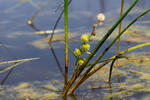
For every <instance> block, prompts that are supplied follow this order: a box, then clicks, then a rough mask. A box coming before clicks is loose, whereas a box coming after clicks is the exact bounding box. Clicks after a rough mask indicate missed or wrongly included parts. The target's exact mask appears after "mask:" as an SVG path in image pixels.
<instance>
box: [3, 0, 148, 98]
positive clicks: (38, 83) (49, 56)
mask: <svg viewBox="0 0 150 100" xmlns="http://www.w3.org/2000/svg"><path fill="white" fill-rule="evenodd" d="M133 1H134V0H132V1H131V0H125V9H127V8H128V7H129V6H130V5H131V4H132V3H133ZM120 3H121V0H72V2H71V4H70V6H69V32H70V33H71V34H72V36H70V41H69V42H70V43H69V46H70V47H71V48H72V49H75V48H76V47H79V46H80V41H79V39H80V36H81V34H84V33H90V32H91V31H92V25H93V24H95V23H97V20H96V15H97V14H98V13H104V14H105V16H106V21H105V22H104V24H103V25H102V26H100V27H98V29H97V36H96V37H95V38H93V39H92V41H91V49H92V47H94V46H95V45H96V44H97V42H98V41H99V40H100V39H101V37H102V36H104V34H105V33H106V32H107V30H108V29H109V28H110V27H111V26H112V25H113V24H114V23H115V21H116V20H117V19H118V18H119V13H120ZM62 4H63V1H62V0H0V44H1V46H0V61H11V60H16V59H25V58H36V57H38V58H40V59H38V60H33V61H29V62H25V63H24V64H21V65H19V66H17V67H15V68H14V69H13V71H12V72H11V74H10V75H9V77H8V78H7V80H5V81H4V78H5V77H6V75H7V74H8V72H9V71H6V72H4V73H1V74H0V82H4V84H5V85H6V87H5V88H4V89H2V92H1V90H0V100H25V98H24V96H22V95H21V94H18V93H17V92H16V90H18V91H20V88H19V89H18V88H17V87H18V85H19V84H21V83H22V84H23V85H25V88H29V90H33V91H36V92H37V91H38V92H37V93H38V95H41V96H39V97H38V96H36V97H35V98H31V99H33V100H49V99H50V98H49V97H48V96H47V95H50V96H51V95H52V96H51V97H53V98H51V99H56V100H57V99H58V100H61V97H60V96H59V94H60V91H61V89H62V87H63V75H62V72H61V68H59V67H58V65H57V63H56V60H55V58H54V55H53V53H52V51H51V49H50V47H49V45H48V43H47V41H48V39H49V36H48V37H46V35H44V34H40V33H38V32H37V30H40V31H47V30H52V29H53V27H54V24H55V23H56V20H57V18H58V16H59V15H60V13H61V11H62V9H63V7H62V6H63V5H62ZM149 4H150V1H149V0H139V2H138V4H137V5H136V7H135V8H134V9H133V11H132V12H131V13H130V14H129V15H128V16H127V18H126V19H125V21H124V22H123V27H125V25H127V24H128V23H129V22H130V21H132V20H133V19H134V18H136V16H138V15H139V14H141V13H142V12H143V11H145V10H147V9H150V6H149ZM43 7H44V9H42V10H41V11H40V12H39V13H38V14H37V15H36V16H35V17H34V20H33V23H34V26H35V27H36V28H34V27H30V26H29V25H28V24H27V22H28V21H29V19H30V18H31V17H32V16H33V15H34V14H35V13H36V12H37V11H38V10H39V9H41V8H43ZM149 18H150V14H147V15H146V16H144V17H143V18H142V19H140V20H139V21H138V22H137V23H136V24H134V26H132V28H130V30H128V31H127V32H126V33H127V34H125V35H124V36H123V37H122V38H121V39H122V41H121V48H120V49H121V50H125V49H127V48H129V47H132V46H134V45H137V44H140V43H143V42H150V35H149V33H150V29H149V26H150V19H149ZM63 32H64V31H63V18H62V19H61V20H60V22H59V24H58V27H57V29H56V33H55V36H54V39H53V41H54V42H53V48H54V51H55V53H56V56H57V57H58V60H59V63H60V65H61V67H62V70H63V69H64V59H65V56H64V43H63V38H62V37H63ZM116 33H117V30H115V32H114V34H116ZM112 38H114V35H112V36H111V37H110V38H109V39H108V41H106V43H105V44H104V47H103V48H105V47H106V46H107V44H108V43H109V42H110V41H111V40H112ZM116 45H117V44H115V45H114V46H113V47H112V49H111V50H110V51H109V52H108V53H107V54H106V56H105V57H104V58H103V59H105V58H107V57H111V56H113V55H114V54H115V51H116ZM149 50H150V46H146V47H143V48H139V49H137V50H135V51H134V52H130V53H132V54H130V53H129V54H130V55H129V56H131V60H129V61H123V65H120V66H123V67H120V68H119V71H120V73H121V75H120V76H121V77H120V80H121V83H120V84H121V86H120V85H119V86H118V84H119V83H117V80H116V76H115V75H114V76H113V79H112V80H113V84H112V85H114V88H113V89H112V91H111V92H110V89H109V88H108V86H106V83H107V80H106V78H108V73H105V74H104V73H103V72H98V74H96V75H94V76H93V77H92V78H90V79H89V80H88V81H87V82H86V84H84V85H82V86H81V87H80V88H79V89H78V90H77V91H76V94H75V95H76V97H68V99H69V100H70V99H71V100H103V98H104V97H106V96H108V95H110V94H111V93H118V92H119V91H122V90H125V88H128V89H131V88H136V87H144V86H147V87H148V86H149V85H148V84H149V83H150V78H149V77H148V76H150V71H149V68H148V67H149V65H150V52H149ZM99 52H101V51H99ZM69 55H70V56H69V66H70V67H69V71H70V72H69V74H71V72H72V71H73V67H72V66H73V65H74V61H75V58H74V57H73V55H72V54H71V52H69ZM137 58H139V59H137ZM133 59H135V60H133ZM137 60H138V61H139V60H140V61H141V60H142V61H141V62H142V63H141V62H140V61H139V62H137ZM9 65H10V64H6V65H1V66H0V70H1V69H2V68H5V67H7V66H9ZM141 67H142V68H141ZM106 68H109V67H106ZM104 70H106V69H102V71H104ZM114 73H115V72H114ZM146 76H147V77H148V78H147V77H146ZM143 77H144V79H143ZM145 77H146V78H145ZM23 82H28V83H25V84H24V83H23ZM136 83H137V84H136ZM31 85H32V86H31ZM45 85H46V86H48V85H49V86H51V87H50V88H51V90H52V91H51V90H50V91H51V92H50V93H51V94H48V93H49V91H47V90H45V89H43V87H44V86H45ZM100 86H101V87H103V88H102V89H99V88H98V87H100ZM41 87H42V89H43V90H42V89H41ZM94 87H97V88H98V89H94ZM16 88H17V89H16ZM21 88H22V87H21ZM58 88H59V89H58ZM23 89H24V87H23ZM46 89H47V87H46ZM57 89H58V90H57ZM148 90H150V88H149V89H148ZM148 90H146V89H145V90H144V89H142V90H140V91H137V92H135V90H134V91H129V92H128V91H127V92H125V93H124V95H119V96H118V95H117V96H118V97H115V98H109V99H111V100H113V99H114V100H122V99H124V100H139V98H140V100H149V99H150V96H149V94H150V91H148ZM21 92H22V93H24V92H25V93H26V91H21ZM27 92H29V93H30V92H31V91H27ZM45 93H47V94H45ZM31 94H34V93H31ZM35 94H36V93H35ZM35 94H34V95H35ZM42 94H43V95H45V97H42ZM16 95H17V96H16ZM18 95H19V96H18ZM20 95H21V96H20ZM46 96H47V97H46ZM39 98H41V99H39ZM42 98H43V99H42ZM51 99H50V100H51Z"/></svg>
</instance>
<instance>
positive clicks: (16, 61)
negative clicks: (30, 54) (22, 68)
mask: <svg viewBox="0 0 150 100" xmlns="http://www.w3.org/2000/svg"><path fill="white" fill-rule="evenodd" d="M37 59H39V58H28V59H19V60H12V61H3V62H0V65H1V64H10V63H18V62H26V61H30V60H37Z"/></svg>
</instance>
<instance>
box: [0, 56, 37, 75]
mask: <svg viewBox="0 0 150 100" xmlns="http://www.w3.org/2000/svg"><path fill="white" fill-rule="evenodd" d="M37 59H38V58H30V59H28V60H27V59H26V61H22V62H19V63H16V64H13V65H11V66H9V67H7V68H5V69H2V70H0V73H3V72H5V71H7V70H9V69H12V68H14V67H17V66H19V65H20V64H23V63H24V62H27V61H31V60H37Z"/></svg>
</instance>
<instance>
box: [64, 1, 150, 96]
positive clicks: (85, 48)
mask: <svg viewBox="0 0 150 100" xmlns="http://www.w3.org/2000/svg"><path fill="white" fill-rule="evenodd" d="M137 2H138V0H135V1H134V3H133V4H132V5H131V6H130V7H129V8H128V9H127V11H126V12H125V13H124V14H123V15H122V16H121V17H120V18H119V19H118V21H117V22H116V23H115V24H114V25H113V26H112V27H111V28H110V29H109V30H108V32H107V33H106V34H105V36H104V37H103V38H102V39H101V40H100V41H99V42H98V44H97V45H96V46H95V47H92V48H90V44H89V40H90V38H91V37H92V36H95V35H96V27H97V26H98V25H101V24H103V22H104V20H105V15H104V14H102V13H100V14H98V15H97V20H98V23H97V24H93V30H92V32H91V34H89V35H88V34H83V35H82V36H81V45H80V47H78V48H75V50H74V52H73V51H72V53H73V55H74V56H75V57H76V63H75V69H74V72H73V74H72V76H71V78H70V79H69V80H68V81H67V82H66V84H65V85H64V89H63V93H62V96H66V95H67V94H73V93H74V91H75V90H76V89H77V88H78V87H79V86H80V85H81V84H82V83H83V82H85V81H86V80H87V79H88V78H89V77H90V76H92V75H93V74H94V73H95V72H97V71H98V70H99V69H101V68H102V67H104V66H105V65H106V64H108V63H109V62H111V61H112V62H114V60H116V59H118V58H121V55H122V54H124V53H126V52H129V51H132V50H134V49H137V48H140V47H143V46H147V45H150V42H148V43H144V44H140V45H137V46H134V47H131V48H128V49H126V50H124V51H121V52H119V55H114V56H112V57H110V58H107V59H106V60H105V61H102V60H101V58H102V57H103V56H104V55H105V54H106V53H107V51H108V50H109V49H110V48H111V47H112V45H113V44H114V43H115V42H116V41H117V40H118V39H119V38H120V36H121V35H122V34H123V33H124V32H125V31H126V30H127V29H128V28H129V27H130V26H131V25H132V24H134V23H135V22H136V21H137V20H138V19H140V18H141V17H142V16H144V15H145V14H147V13H149V12H150V9H148V10H146V11H145V12H143V13H142V14H141V15H139V16H138V17H136V18H135V19H134V20H133V21H131V22H130V23H129V24H128V25H127V26H126V27H125V28H124V29H123V30H122V31H121V32H120V34H118V35H117V36H116V37H115V38H114V39H113V40H112V41H111V42H110V43H109V44H108V45H107V47H106V48H105V49H104V51H102V53H101V54H99V55H97V58H96V59H95V60H94V61H92V60H91V59H92V58H93V57H95V56H94V55H95V54H96V53H97V51H98V50H99V49H100V48H101V47H102V45H103V44H104V42H106V40H107V39H108V37H109V36H110V35H111V34H112V33H113V31H114V30H115V29H116V28H117V26H118V25H119V24H120V23H121V22H122V21H123V19H124V18H125V17H126V16H127V15H128V13H129V12H130V11H131V10H132V9H133V7H134V6H135V5H136V4H137ZM65 3H67V0H65ZM65 7H68V6H65ZM64 13H65V14H68V11H66V9H65V10H64ZM65 20H66V19H65ZM65 23H67V21H65ZM67 25H68V24H65V29H66V27H68V26H67ZM65 45H67V42H65ZM90 49H92V50H90ZM89 50H90V51H91V52H90V53H89ZM83 55H87V57H85V56H83ZM89 62H90V63H89ZM95 65H98V66H97V67H95ZM65 72H66V71H65Z"/></svg>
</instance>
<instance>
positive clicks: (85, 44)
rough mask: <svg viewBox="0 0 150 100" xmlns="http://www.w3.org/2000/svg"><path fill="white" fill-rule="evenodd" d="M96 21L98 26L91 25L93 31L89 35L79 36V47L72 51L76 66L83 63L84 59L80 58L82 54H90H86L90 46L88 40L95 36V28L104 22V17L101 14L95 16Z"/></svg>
mask: <svg viewBox="0 0 150 100" xmlns="http://www.w3.org/2000/svg"><path fill="white" fill-rule="evenodd" d="M97 20H98V24H93V30H92V32H91V34H90V35H88V34H83V35H82V36H81V45H80V48H76V49H75V51H74V54H75V55H76V57H77V58H78V59H77V64H78V65H82V64H83V63H84V58H81V56H82V55H83V53H87V54H89V53H90V52H88V51H89V50H90V44H89V40H90V37H91V36H95V35H96V31H95V30H96V27H97V26H98V25H102V24H103V22H104V20H105V15H104V14H102V13H99V14H98V15H97Z"/></svg>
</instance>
